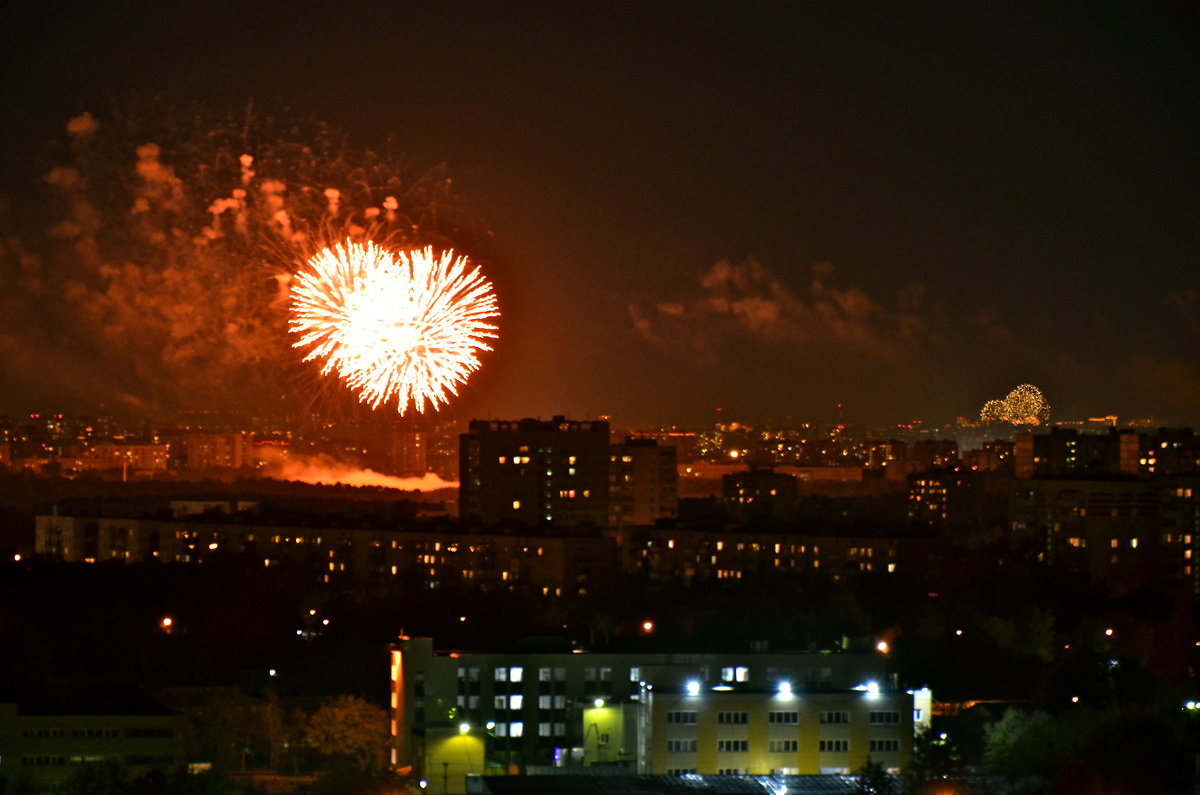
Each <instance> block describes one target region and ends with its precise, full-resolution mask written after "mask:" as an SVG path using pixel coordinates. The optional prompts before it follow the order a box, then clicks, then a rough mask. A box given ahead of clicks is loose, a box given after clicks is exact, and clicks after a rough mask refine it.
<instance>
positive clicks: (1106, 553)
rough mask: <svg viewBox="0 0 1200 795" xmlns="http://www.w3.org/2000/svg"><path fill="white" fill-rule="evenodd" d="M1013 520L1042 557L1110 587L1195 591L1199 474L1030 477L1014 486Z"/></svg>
mask: <svg viewBox="0 0 1200 795" xmlns="http://www.w3.org/2000/svg"><path fill="white" fill-rule="evenodd" d="M1010 520H1011V531H1012V534H1013V536H1014V537H1016V538H1021V537H1025V538H1027V539H1029V541H1030V542H1031V543H1033V544H1036V546H1037V547H1038V548H1039V550H1040V556H1041V558H1042V559H1043V560H1045V561H1047V562H1053V563H1056V564H1058V565H1060V566H1063V567H1065V568H1068V569H1072V570H1075V571H1079V572H1082V573H1084V574H1087V575H1088V576H1089V577H1090V578H1091V579H1092V580H1093V581H1096V582H1101V583H1104V584H1105V585H1107V586H1108V587H1110V588H1112V589H1114V590H1117V591H1131V590H1134V589H1136V588H1138V587H1139V586H1142V585H1145V584H1148V583H1160V584H1170V585H1175V586H1177V587H1181V588H1183V589H1185V590H1187V591H1190V592H1192V593H1200V565H1198V560H1197V557H1198V556H1200V478H1196V477H1194V476H1193V477H1180V478H1171V477H1161V478H1150V479H1141V478H1137V477H1133V476H1119V475H1111V476H1108V477H1097V478H1089V479H1083V478H1071V479H1068V478H1034V479H1032V480H1026V481H1022V482H1020V483H1019V484H1018V485H1017V487H1016V489H1015V492H1014V494H1013V499H1012V504H1011V506H1010Z"/></svg>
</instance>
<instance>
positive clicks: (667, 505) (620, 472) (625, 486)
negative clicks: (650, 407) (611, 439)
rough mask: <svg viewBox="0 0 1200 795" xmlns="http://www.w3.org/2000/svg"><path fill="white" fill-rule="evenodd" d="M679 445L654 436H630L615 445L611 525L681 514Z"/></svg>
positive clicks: (637, 523)
mask: <svg viewBox="0 0 1200 795" xmlns="http://www.w3.org/2000/svg"><path fill="white" fill-rule="evenodd" d="M677 455H678V451H677V449H676V448H675V447H668V446H665V445H659V444H658V443H657V442H655V441H654V440H653V439H632V438H626V439H625V443H624V444H615V445H613V446H612V454H611V456H610V462H611V464H612V468H611V470H610V475H611V478H612V482H611V488H610V491H609V524H611V525H612V526H613V527H626V526H630V527H632V526H648V525H653V524H654V523H655V522H656V521H658V520H659V519H674V518H676V517H677V516H678V515H679V467H678V465H677V463H676V457H677Z"/></svg>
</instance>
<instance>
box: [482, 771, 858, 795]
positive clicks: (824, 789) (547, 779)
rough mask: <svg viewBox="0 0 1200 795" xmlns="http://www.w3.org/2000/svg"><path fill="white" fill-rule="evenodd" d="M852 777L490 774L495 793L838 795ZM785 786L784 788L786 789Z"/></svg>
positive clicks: (851, 787) (489, 788)
mask: <svg viewBox="0 0 1200 795" xmlns="http://www.w3.org/2000/svg"><path fill="white" fill-rule="evenodd" d="M855 783H856V779H855V777H853V776H841V775H811V776H702V775H697V774H687V775H682V776H625V775H576V774H563V775H557V774H556V775H545V776H539V775H535V776H488V777H485V778H484V785H485V788H486V789H485V791H486V792H490V793H492V795H541V793H546V795H550V793H553V795H691V794H692V793H710V794H711V795H726V793H728V795H742V794H743V793H744V794H745V795H778V794H779V793H781V792H786V793H787V795H834V794H835V793H837V794H839V795H840V793H850V792H853V791H854V787H855ZM785 788H786V789H785Z"/></svg>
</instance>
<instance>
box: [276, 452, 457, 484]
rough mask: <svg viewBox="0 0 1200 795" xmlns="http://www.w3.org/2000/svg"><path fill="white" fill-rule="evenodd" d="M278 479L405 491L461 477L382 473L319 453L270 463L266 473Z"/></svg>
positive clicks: (430, 473)
mask: <svg viewBox="0 0 1200 795" xmlns="http://www.w3.org/2000/svg"><path fill="white" fill-rule="evenodd" d="M264 474H265V475H266V477H269V478H274V479H276V480H293V481H299V482H301V483H311V484H313V485H326V486H333V485H339V486H379V487H381V488H385V489H399V490H401V491H436V490H437V489H453V488H458V483H457V481H452V480H451V481H447V480H442V479H441V478H440V477H438V476H437V475H435V474H433V473H432V472H426V473H425V474H424V475H423V476H421V477H419V478H398V477H393V476H391V475H382V474H380V473H378V472H375V471H374V470H370V469H358V468H355V467H348V466H346V465H345V464H342V463H340V462H338V461H335V460H334V459H332V458H329V457H328V456H316V457H313V458H309V459H306V460H303V461H282V462H279V463H276V464H273V465H272V466H270V467H269V468H268V469H267V471H266V472H265V473H264Z"/></svg>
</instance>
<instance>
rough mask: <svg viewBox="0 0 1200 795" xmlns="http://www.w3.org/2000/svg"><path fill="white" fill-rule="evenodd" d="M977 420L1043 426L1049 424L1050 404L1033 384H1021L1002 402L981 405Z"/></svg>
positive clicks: (991, 401)
mask: <svg viewBox="0 0 1200 795" xmlns="http://www.w3.org/2000/svg"><path fill="white" fill-rule="evenodd" d="M979 418H980V419H981V420H983V421H984V422H1010V423H1012V424H1013V425H1045V424H1046V423H1048V422H1050V404H1049V403H1047V402H1046V398H1045V397H1044V396H1043V395H1042V390H1040V389H1038V388H1037V387H1036V386H1034V385H1033V384H1021V385H1020V386H1018V387H1017V388H1016V389H1014V390H1013V391H1011V392H1009V393H1008V397H1006V398H1004V400H989V401H988V402H987V403H984V404H983V409H982V410H981V411H980V412H979Z"/></svg>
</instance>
